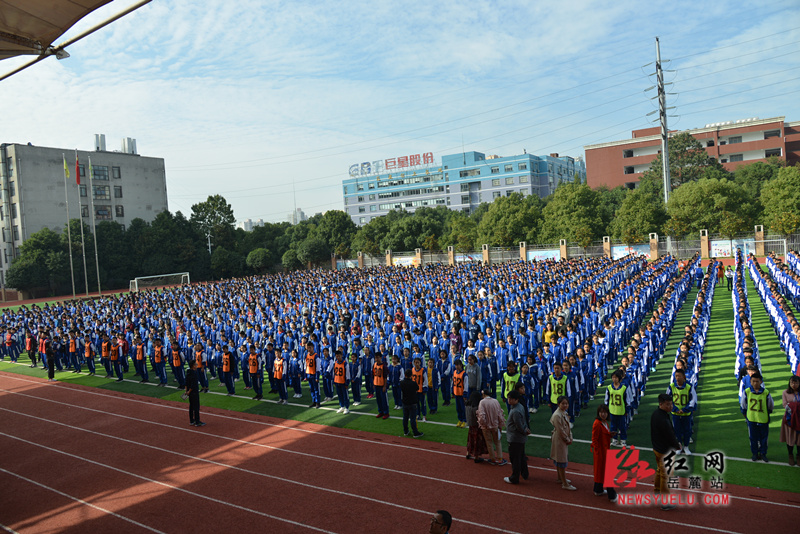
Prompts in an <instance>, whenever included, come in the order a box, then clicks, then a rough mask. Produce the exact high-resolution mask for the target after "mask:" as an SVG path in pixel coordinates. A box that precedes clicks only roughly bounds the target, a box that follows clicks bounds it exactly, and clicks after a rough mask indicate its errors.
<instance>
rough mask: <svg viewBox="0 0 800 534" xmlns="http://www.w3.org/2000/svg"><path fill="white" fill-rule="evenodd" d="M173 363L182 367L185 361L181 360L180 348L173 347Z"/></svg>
mask: <svg viewBox="0 0 800 534" xmlns="http://www.w3.org/2000/svg"><path fill="white" fill-rule="evenodd" d="M172 365H174V366H175V367H180V366H182V365H183V362H182V361H181V351H180V349H172Z"/></svg>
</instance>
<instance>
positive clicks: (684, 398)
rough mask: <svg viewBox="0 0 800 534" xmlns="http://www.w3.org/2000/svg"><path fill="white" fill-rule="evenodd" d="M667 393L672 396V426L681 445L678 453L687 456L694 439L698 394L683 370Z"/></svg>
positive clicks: (676, 372) (676, 376) (678, 372)
mask: <svg viewBox="0 0 800 534" xmlns="http://www.w3.org/2000/svg"><path fill="white" fill-rule="evenodd" d="M667 393H668V394H669V395H672V426H673V427H674V428H675V437H676V438H677V439H678V442H679V443H680V444H681V450H680V451H678V452H680V453H683V454H686V453H687V452H688V448H689V439H690V438H691V437H692V416H693V415H694V411H695V410H696V409H697V394H696V393H695V391H694V388H693V387H692V385H691V384H689V383H687V382H686V373H685V372H684V371H683V369H677V370H676V371H675V382H674V383H672V384H670V385H669V386H668V387H667Z"/></svg>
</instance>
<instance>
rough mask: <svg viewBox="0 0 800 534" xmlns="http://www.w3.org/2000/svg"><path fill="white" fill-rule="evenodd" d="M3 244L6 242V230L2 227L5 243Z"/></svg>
mask: <svg viewBox="0 0 800 534" xmlns="http://www.w3.org/2000/svg"><path fill="white" fill-rule="evenodd" d="M5 242H6V229H5V227H4V228H3V243H5Z"/></svg>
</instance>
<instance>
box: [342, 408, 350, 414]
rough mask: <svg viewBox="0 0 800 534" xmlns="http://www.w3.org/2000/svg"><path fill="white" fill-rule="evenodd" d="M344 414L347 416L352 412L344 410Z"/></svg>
mask: <svg viewBox="0 0 800 534" xmlns="http://www.w3.org/2000/svg"><path fill="white" fill-rule="evenodd" d="M342 413H343V414H345V415H347V414H349V413H350V410H348V409H347V408H345V409H344V411H343V412H342Z"/></svg>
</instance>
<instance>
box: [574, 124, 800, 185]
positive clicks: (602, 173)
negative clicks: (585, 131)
mask: <svg viewBox="0 0 800 534" xmlns="http://www.w3.org/2000/svg"><path fill="white" fill-rule="evenodd" d="M686 131H687V132H688V133H690V134H692V135H693V136H694V137H695V138H696V139H697V140H698V141H700V143H701V144H702V145H703V146H704V147H705V149H706V152H708V155H709V156H712V157H714V158H716V159H717V161H719V162H720V163H722V166H723V167H725V169H726V170H728V171H732V170H734V169H735V168H736V167H738V166H739V165H744V164H747V163H753V162H754V161H766V159H767V158H769V157H771V156H779V157H781V158H783V159H785V160H786V161H787V163H788V164H789V165H794V164H796V163H798V162H800V121H796V122H785V121H784V117H774V118H771V119H757V118H755V119H743V120H738V121H729V122H718V123H714V124H706V125H705V126H704V127H703V128H696V129H693V130H686ZM673 133H677V132H673ZM584 150H585V151H586V177H587V183H588V184H589V186H590V187H599V186H601V185H605V186H608V187H610V188H614V187H617V186H619V185H624V186H627V187H631V188H633V187H635V186H636V184H637V183H638V182H639V178H641V176H642V173H643V172H644V171H646V170H647V169H649V168H650V164H651V163H652V161H653V160H654V159H655V157H656V156H657V155H658V154H660V153H661V135H660V129H659V128H657V127H656V128H645V129H643V130H634V131H633V132H632V135H631V139H624V140H622V141H610V142H608V143H599V144H596V145H587V146H585V147H584Z"/></svg>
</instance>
